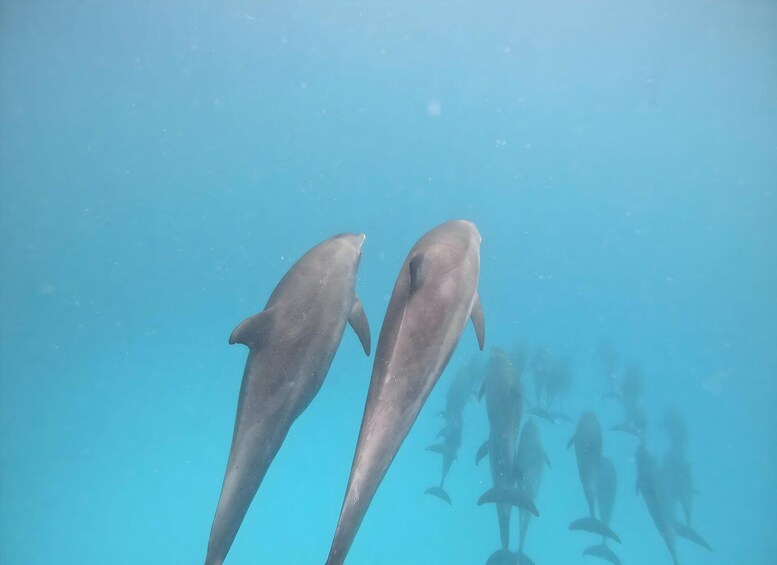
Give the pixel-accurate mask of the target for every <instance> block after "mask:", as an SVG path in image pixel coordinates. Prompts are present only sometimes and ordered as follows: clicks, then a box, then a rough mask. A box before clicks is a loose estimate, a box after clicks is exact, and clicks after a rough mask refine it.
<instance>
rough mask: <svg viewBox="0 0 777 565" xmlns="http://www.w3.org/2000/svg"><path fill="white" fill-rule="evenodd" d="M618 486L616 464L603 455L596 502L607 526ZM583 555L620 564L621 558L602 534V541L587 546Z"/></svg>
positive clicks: (603, 522)
mask: <svg viewBox="0 0 777 565" xmlns="http://www.w3.org/2000/svg"><path fill="white" fill-rule="evenodd" d="M617 488H618V475H617V474H616V473H615V465H613V463H612V459H610V458H609V457H605V456H602V458H601V459H600V460H599V470H598V472H597V477H596V503H597V506H598V507H599V518H600V519H601V522H602V524H604V525H605V526H608V527H609V525H610V519H611V518H612V510H613V507H614V506H615V492H616V491H617ZM583 555H593V556H595V557H600V558H602V559H604V560H606V561H609V562H610V563H612V564H613V565H620V563H621V560H620V559H619V558H618V556H617V555H615V553H614V552H613V551H612V549H610V548H609V547H608V546H607V537H606V536H602V543H600V544H599V545H594V546H591V547H589V548H586V550H585V551H583Z"/></svg>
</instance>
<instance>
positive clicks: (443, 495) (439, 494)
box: [426, 487, 453, 505]
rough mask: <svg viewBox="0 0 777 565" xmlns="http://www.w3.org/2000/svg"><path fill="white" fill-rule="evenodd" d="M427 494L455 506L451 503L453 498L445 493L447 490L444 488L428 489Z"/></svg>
mask: <svg viewBox="0 0 777 565" xmlns="http://www.w3.org/2000/svg"><path fill="white" fill-rule="evenodd" d="M426 494H431V495H432V496H436V497H437V498H439V499H441V500H444V501H445V502H447V503H448V504H451V505H452V504H453V502H452V501H451V497H450V496H448V493H447V492H445V489H444V488H442V487H431V488H428V489H426Z"/></svg>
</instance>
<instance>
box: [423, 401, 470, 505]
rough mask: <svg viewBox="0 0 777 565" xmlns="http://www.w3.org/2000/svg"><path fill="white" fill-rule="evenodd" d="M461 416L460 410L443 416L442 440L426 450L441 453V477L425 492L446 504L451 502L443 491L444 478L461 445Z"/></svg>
mask: <svg viewBox="0 0 777 565" xmlns="http://www.w3.org/2000/svg"><path fill="white" fill-rule="evenodd" d="M463 425H464V423H463V417H462V415H461V412H459V413H451V414H450V415H449V416H446V417H445V427H444V428H443V429H442V435H443V441H442V443H440V444H436V445H430V446H429V447H427V448H426V449H427V451H433V452H435V453H440V454H442V477H440V486H436V487H431V488H429V489H427V490H426V494H431V495H433V496H436V497H438V498H441V499H442V500H444V501H445V502H447V503H448V504H451V497H450V496H449V495H448V493H447V492H445V478H446V477H447V476H448V471H450V470H451V465H453V462H454V461H455V460H456V454H457V453H458V451H459V447H461V432H462V427H463Z"/></svg>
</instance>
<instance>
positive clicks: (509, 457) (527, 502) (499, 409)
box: [478, 348, 539, 564]
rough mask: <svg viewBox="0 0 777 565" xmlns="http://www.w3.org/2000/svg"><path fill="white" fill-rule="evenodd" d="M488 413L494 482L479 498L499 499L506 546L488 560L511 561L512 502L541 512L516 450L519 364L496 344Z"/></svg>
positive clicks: (489, 380) (487, 387)
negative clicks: (523, 484) (524, 482)
mask: <svg viewBox="0 0 777 565" xmlns="http://www.w3.org/2000/svg"><path fill="white" fill-rule="evenodd" d="M483 386H484V390H485V396H486V411H487V413H488V423H489V436H488V457H489V463H490V466H491V478H492V480H493V483H494V486H493V487H492V488H491V489H489V490H487V491H486V492H485V493H484V494H483V495H482V496H481V497H480V499H479V500H478V505H481V504H485V503H495V504H496V513H497V519H498V521H499V535H500V539H501V543H502V546H501V548H500V549H499V550H498V551H496V552H495V553H494V554H492V555H491V557H490V558H489V560H488V562H489V563H492V564H495V563H509V562H510V561H511V560H512V559H514V556H513V554H512V553H510V551H509V542H510V514H511V512H512V506H518V507H519V508H525V509H527V510H529V511H531V512H532V513H533V514H536V515H539V513H538V512H537V507H536V506H535V505H534V501H533V500H532V499H531V498H530V497H529V496H527V495H526V494H525V493H524V492H522V491H520V490H519V489H518V486H517V484H516V475H515V463H514V460H515V451H516V443H517V441H518V431H519V428H520V425H521V416H522V413H523V396H522V394H521V383H520V379H519V373H518V368H517V367H515V365H514V364H513V362H512V360H511V359H510V358H509V357H508V356H507V354H506V353H505V352H504V351H502V350H501V349H497V348H493V349H492V350H491V358H490V360H489V363H488V370H487V373H486V379H485V381H484V383H483Z"/></svg>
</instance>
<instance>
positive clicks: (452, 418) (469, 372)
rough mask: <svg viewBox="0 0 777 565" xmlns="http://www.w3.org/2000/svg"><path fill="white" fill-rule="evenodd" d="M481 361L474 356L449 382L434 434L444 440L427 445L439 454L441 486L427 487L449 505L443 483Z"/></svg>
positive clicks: (449, 498) (453, 454) (479, 376)
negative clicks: (439, 426)
mask: <svg viewBox="0 0 777 565" xmlns="http://www.w3.org/2000/svg"><path fill="white" fill-rule="evenodd" d="M481 376H482V371H481V370H480V361H479V360H478V359H475V358H473V359H472V360H471V361H470V362H469V363H468V364H467V365H465V366H464V367H462V368H460V369H459V370H458V371H457V372H456V374H455V375H454V377H453V380H452V381H451V385H450V388H448V393H447V395H446V397H445V410H443V411H441V412H440V413H439V415H440V416H442V417H443V418H445V425H444V426H443V428H442V429H441V430H440V433H439V434H437V437H441V438H442V439H443V441H442V443H439V444H436V445H430V446H429V447H427V448H426V449H427V451H433V452H436V453H440V454H442V478H441V479H440V485H439V486H436V487H431V488H429V489H427V490H426V494H431V495H433V496H437V497H438V498H441V499H442V500H444V501H445V502H447V503H448V504H451V497H450V496H448V493H447V492H445V488H444V486H443V483H444V482H445V477H447V476H448V471H450V468H451V465H453V462H454V461H455V460H456V459H458V452H459V447H461V435H462V432H463V429H464V415H463V412H464V408H465V406H466V405H467V402H469V400H470V399H471V398H472V396H473V394H474V393H475V385H476V383H477V382H478V381H479V380H480V379H481Z"/></svg>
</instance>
